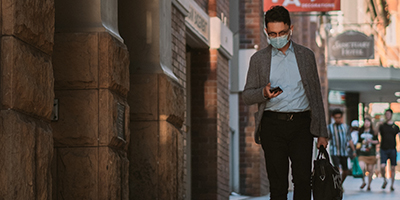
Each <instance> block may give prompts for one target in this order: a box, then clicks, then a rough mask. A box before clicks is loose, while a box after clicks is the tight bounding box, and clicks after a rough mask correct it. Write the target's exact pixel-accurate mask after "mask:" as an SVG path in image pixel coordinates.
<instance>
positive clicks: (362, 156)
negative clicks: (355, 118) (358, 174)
mask: <svg viewBox="0 0 400 200" xmlns="http://www.w3.org/2000/svg"><path fill="white" fill-rule="evenodd" d="M377 144H379V140H378V134H377V133H376V132H375V131H374V129H373V128H372V121H371V119H370V118H365V119H364V125H363V126H362V127H361V128H360V131H359V134H358V143H357V145H356V146H357V147H358V146H359V147H360V148H359V151H358V152H359V153H358V160H359V163H360V167H361V169H362V170H363V172H364V174H365V172H366V171H368V187H367V191H370V190H371V182H372V175H373V174H374V166H375V164H376V161H377V160H376V145H377ZM366 185H367V184H366V182H365V177H364V176H363V177H362V184H361V186H360V189H363V188H364V187H365V186H366Z"/></svg>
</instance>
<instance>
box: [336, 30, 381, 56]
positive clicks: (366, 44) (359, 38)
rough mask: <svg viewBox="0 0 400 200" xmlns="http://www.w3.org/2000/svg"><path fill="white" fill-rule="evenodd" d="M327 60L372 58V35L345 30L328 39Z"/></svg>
mask: <svg viewBox="0 0 400 200" xmlns="http://www.w3.org/2000/svg"><path fill="white" fill-rule="evenodd" d="M328 50H329V60H349V59H356V60H359V59H373V58H374V53H375V51H374V36H373V35H371V36H370V37H368V36H367V35H365V34H364V33H361V32H358V31H353V30H351V31H346V32H344V33H342V34H340V35H338V36H336V37H335V38H333V39H330V40H329V46H328Z"/></svg>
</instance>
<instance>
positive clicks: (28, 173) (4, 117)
mask: <svg viewBox="0 0 400 200" xmlns="http://www.w3.org/2000/svg"><path fill="white" fill-rule="evenodd" d="M0 127H1V129H0V143H1V145H0V160H1V162H0V177H1V178H0V197H1V199H35V167H36V166H35V124H34V123H33V121H32V119H30V118H28V117H26V116H25V115H22V114H20V113H18V112H15V111H12V110H1V111H0Z"/></svg>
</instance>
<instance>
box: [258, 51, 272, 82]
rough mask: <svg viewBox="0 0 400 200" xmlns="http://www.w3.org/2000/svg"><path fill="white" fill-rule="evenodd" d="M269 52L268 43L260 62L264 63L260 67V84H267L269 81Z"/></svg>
mask: <svg viewBox="0 0 400 200" xmlns="http://www.w3.org/2000/svg"><path fill="white" fill-rule="evenodd" d="M271 53H272V46H271V45H268V47H267V48H266V50H265V56H263V57H262V58H263V59H264V60H263V61H261V62H260V63H265V67H262V68H261V74H262V76H261V78H262V79H261V81H262V84H264V85H267V84H268V83H269V75H270V73H271Z"/></svg>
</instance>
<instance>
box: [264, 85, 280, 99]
mask: <svg viewBox="0 0 400 200" xmlns="http://www.w3.org/2000/svg"><path fill="white" fill-rule="evenodd" d="M263 92H264V97H265V98H267V99H271V98H275V97H277V96H278V95H280V94H281V93H282V92H283V91H282V89H281V88H280V87H279V86H278V87H274V88H271V83H268V85H267V86H265V87H264V91H263Z"/></svg>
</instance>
